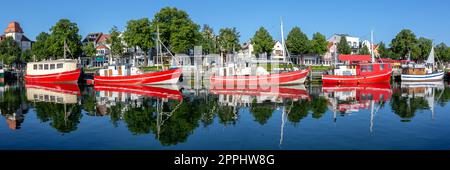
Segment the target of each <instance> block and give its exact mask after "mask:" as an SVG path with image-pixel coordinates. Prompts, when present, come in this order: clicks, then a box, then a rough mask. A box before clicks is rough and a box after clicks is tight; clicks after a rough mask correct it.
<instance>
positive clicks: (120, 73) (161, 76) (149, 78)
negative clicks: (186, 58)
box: [94, 65, 182, 85]
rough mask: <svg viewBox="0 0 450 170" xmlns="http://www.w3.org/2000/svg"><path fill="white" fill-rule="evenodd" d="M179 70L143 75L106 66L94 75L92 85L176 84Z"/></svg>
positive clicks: (139, 72) (134, 71)
mask: <svg viewBox="0 0 450 170" xmlns="http://www.w3.org/2000/svg"><path fill="white" fill-rule="evenodd" d="M181 73H182V72H181V68H175V69H169V70H165V71H158V72H150V73H143V72H141V71H140V70H138V69H137V68H135V67H128V66H126V65H122V66H108V68H105V69H100V70H99V72H98V75H94V83H95V84H102V85H157V84H176V83H177V82H178V80H179V79H180V76H181Z"/></svg>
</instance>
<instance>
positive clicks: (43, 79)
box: [25, 69, 81, 84]
mask: <svg viewBox="0 0 450 170" xmlns="http://www.w3.org/2000/svg"><path fill="white" fill-rule="evenodd" d="M80 73H81V69H76V70H73V71H66V72H61V73H55V74H44V75H25V81H26V82H28V83H73V84H74V83H77V82H78V78H79V77H80Z"/></svg>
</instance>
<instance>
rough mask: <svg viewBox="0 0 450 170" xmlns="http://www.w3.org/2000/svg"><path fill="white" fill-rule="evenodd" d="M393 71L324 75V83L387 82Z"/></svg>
mask: <svg viewBox="0 0 450 170" xmlns="http://www.w3.org/2000/svg"><path fill="white" fill-rule="evenodd" d="M391 74H392V71H389V72H386V73H380V74H375V75H370V76H338V75H323V76H322V82H323V84H376V83H386V82H390V80H391Z"/></svg>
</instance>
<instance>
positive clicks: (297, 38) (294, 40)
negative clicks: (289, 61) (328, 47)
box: [271, 27, 321, 55]
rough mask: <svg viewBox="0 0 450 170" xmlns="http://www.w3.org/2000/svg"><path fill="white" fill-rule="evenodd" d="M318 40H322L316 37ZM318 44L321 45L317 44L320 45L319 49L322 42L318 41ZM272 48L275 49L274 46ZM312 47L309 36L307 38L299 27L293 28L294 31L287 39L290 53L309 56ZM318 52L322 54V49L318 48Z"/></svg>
mask: <svg viewBox="0 0 450 170" xmlns="http://www.w3.org/2000/svg"><path fill="white" fill-rule="evenodd" d="M316 38H320V37H316ZM317 43H319V44H316V45H318V46H317V47H319V46H320V43H321V42H318V41H317ZM272 47H273V45H272ZM272 47H271V48H272ZM310 47H311V45H310V42H309V40H308V36H306V34H305V33H303V32H302V30H300V28H299V27H294V28H292V30H291V31H290V32H289V34H288V36H287V39H286V48H287V49H288V50H289V53H291V54H293V55H303V54H307V53H309V52H311V49H310ZM318 50H319V52H320V47H319V48H318Z"/></svg>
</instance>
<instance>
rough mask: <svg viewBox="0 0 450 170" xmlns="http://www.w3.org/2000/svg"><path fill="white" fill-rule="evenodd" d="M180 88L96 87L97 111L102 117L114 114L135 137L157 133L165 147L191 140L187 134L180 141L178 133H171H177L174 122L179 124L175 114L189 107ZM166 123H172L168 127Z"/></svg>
mask: <svg viewBox="0 0 450 170" xmlns="http://www.w3.org/2000/svg"><path fill="white" fill-rule="evenodd" d="M178 88H179V87H178V86H177V85H159V86H146V85H132V86H126V85H95V86H94V90H95V91H96V95H95V96H96V99H95V100H96V112H97V113H98V114H100V115H102V116H104V115H110V117H111V120H112V122H113V124H115V126H117V123H118V122H119V121H122V120H123V121H124V122H125V123H126V124H127V127H128V129H129V131H130V132H131V133H133V134H134V135H140V134H148V133H150V132H153V133H154V134H155V135H156V138H157V139H158V140H159V141H160V142H161V143H162V144H163V145H171V144H176V143H178V142H179V141H177V140H181V141H184V140H186V138H187V135H185V136H186V138H178V137H179V136H177V135H176V134H175V135H174V134H168V133H173V131H172V130H173V129H172V128H171V126H172V125H173V124H174V123H173V122H172V121H175V123H177V122H176V118H174V119H173V120H172V118H171V117H172V115H174V113H175V112H177V111H179V108H180V107H182V106H184V107H186V106H185V105H183V96H182V94H181V92H180V90H179V89H178ZM182 111H183V109H181V112H182ZM166 121H167V122H169V125H167V126H166V125H165V123H166ZM186 130H187V132H186V133H190V130H189V129H186ZM160 135H162V137H161V138H162V139H161V138H160ZM170 137H175V138H176V139H171V138H170ZM167 138H168V139H167Z"/></svg>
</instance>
